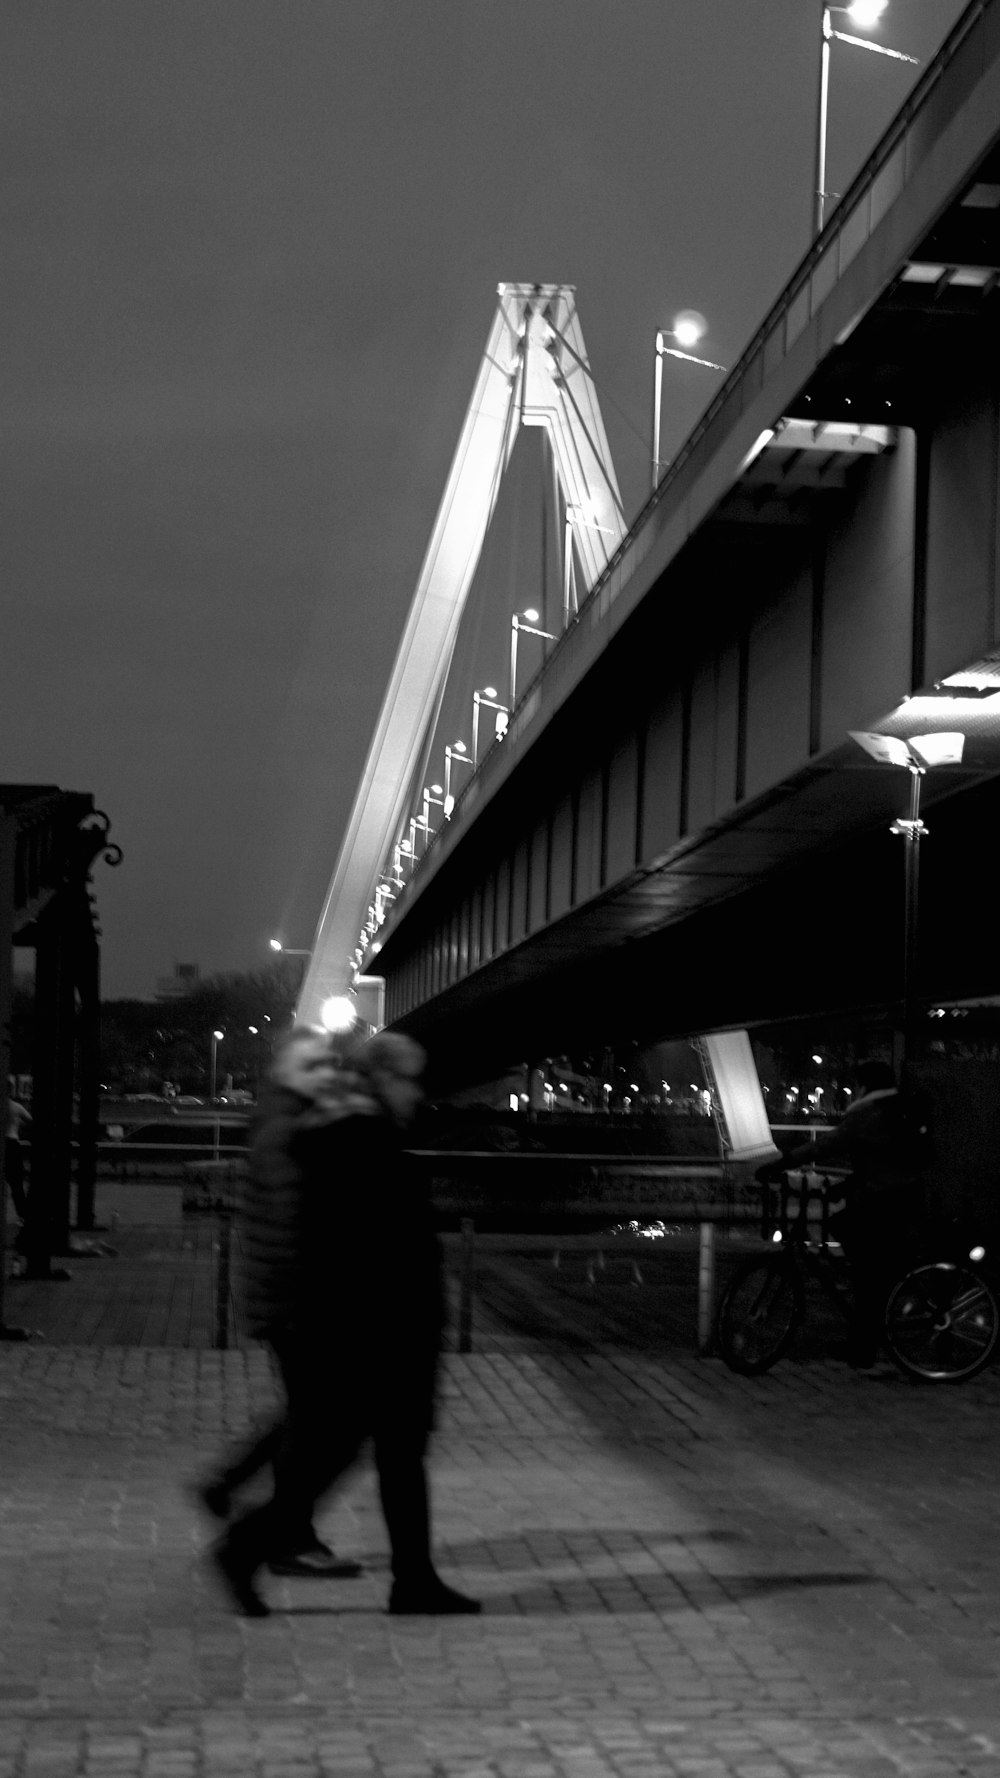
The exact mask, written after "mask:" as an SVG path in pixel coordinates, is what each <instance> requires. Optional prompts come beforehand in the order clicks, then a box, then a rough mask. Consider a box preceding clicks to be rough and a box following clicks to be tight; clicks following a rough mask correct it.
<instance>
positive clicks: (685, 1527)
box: [0, 1184, 1000, 1778]
mask: <svg viewBox="0 0 1000 1778" xmlns="http://www.w3.org/2000/svg"><path fill="white" fill-rule="evenodd" d="M100 1209H101V1211H102V1214H103V1216H104V1219H105V1220H107V1221H109V1222H110V1221H111V1220H112V1216H113V1215H114V1218H115V1221H116V1226H115V1228H114V1229H113V1230H112V1229H109V1230H108V1233H107V1234H106V1235H105V1236H102V1239H104V1240H106V1241H107V1242H109V1243H113V1244H117V1246H118V1249H119V1251H118V1256H117V1257H115V1258H112V1257H110V1256H104V1257H97V1258H89V1259H82V1258H81V1259H79V1260H76V1261H71V1262H70V1269H71V1270H72V1272H73V1278H72V1280H71V1281H70V1282H69V1283H65V1284H55V1283H53V1284H22V1283H13V1284H11V1286H10V1287H9V1291H8V1305H7V1319H8V1322H15V1321H16V1322H22V1323H25V1324H28V1325H31V1326H34V1327H38V1328H40V1329H42V1330H43V1331H44V1332H45V1334H46V1335H47V1337H46V1338H45V1339H44V1341H37V1342H34V1341H33V1342H29V1343H27V1344H23V1345H14V1344H7V1345H3V1346H0V1428H2V1445H0V1466H2V1467H0V1476H2V1481H0V1647H2V1660H0V1778H29V1775H30V1778H35V1775H36V1774H37V1775H39V1778H41V1775H42V1774H45V1775H46V1778H49V1775H51V1778H83V1775H84V1774H86V1775H87V1778H112V1775H113V1774H120V1775H121V1778H139V1775H140V1774H141V1775H143V1778H171V1775H176V1778H181V1775H184V1778H187V1775H191V1778H202V1775H203V1774H205V1775H207V1774H216V1773H219V1774H223V1773H225V1774H235V1775H240V1778H243V1775H246V1778H306V1775H308V1778H320V1774H337V1775H338V1778H453V1775H454V1778H459V1775H461V1778H486V1775H490V1778H605V1775H607V1774H615V1775H620V1778H631V1775H635V1778H638V1775H640V1774H649V1775H650V1778H656V1775H659V1774H669V1775H677V1778H680V1775H690V1778H791V1775H798V1778H891V1775H893V1774H906V1775H907V1778H916V1775H918V1774H919V1775H920V1778H932V1775H934V1778H952V1775H956V1774H964V1773H976V1774H991V1775H992V1774H1000V1685H998V1669H1000V1659H998V1650H1000V1642H998V1635H1000V1526H998V1514H997V1491H998V1483H997V1476H998V1458H1000V1429H998V1408H1000V1372H998V1371H997V1370H995V1369H994V1370H991V1371H990V1372H988V1373H986V1374H984V1375H983V1376H981V1377H979V1378H977V1379H975V1380H974V1381H973V1382H971V1383H969V1384H967V1385H965V1386H963V1387H961V1388H957V1389H932V1388H931V1389H929V1388H920V1387H918V1386H916V1385H911V1384H909V1383H907V1382H906V1381H905V1380H904V1379H903V1378H902V1377H901V1376H899V1375H898V1374H897V1373H895V1372H894V1371H893V1370H891V1368H889V1367H888V1366H880V1367H879V1368H878V1369H877V1370H876V1371H874V1372H872V1373H866V1374H856V1373H853V1372H851V1371H849V1370H847V1369H846V1368H845V1367H844V1366H842V1365H840V1364H837V1363H835V1362H833V1361H832V1360H830V1359H828V1358H826V1357H825V1356H823V1353H824V1350H825V1340H826V1334H827V1331H828V1330H826V1329H824V1328H822V1327H817V1328H816V1329H815V1330H814V1331H813V1333H812V1334H811V1335H810V1337H809V1338H808V1339H806V1340H803V1341H802V1342H801V1343H800V1346H799V1349H798V1351H797V1353H796V1355H795V1356H794V1357H793V1359H792V1360H791V1361H789V1362H786V1363H785V1364H784V1365H782V1366H781V1367H779V1368H778V1369H777V1370H775V1372H773V1373H772V1375H771V1376H769V1377H766V1378H763V1379H759V1380H757V1381H753V1382H749V1381H743V1380H741V1379H738V1378H736V1377H733V1376H731V1375H730V1374H729V1373H728V1372H727V1371H726V1370H725V1368H724V1367H723V1366H722V1365H721V1364H720V1363H719V1361H718V1360H716V1359H713V1358H702V1357H699V1356H698V1355H697V1354H696V1351H695V1313H696V1290H695V1280H696V1258H695V1255H694V1253H693V1252H692V1251H691V1250H690V1248H688V1249H686V1250H685V1249H684V1248H683V1244H682V1243H681V1242H675V1243H674V1244H673V1245H672V1247H671V1249H670V1250H669V1251H667V1250H666V1249H665V1248H663V1247H661V1248H659V1249H658V1251H657V1252H656V1253H655V1255H654V1254H653V1253H652V1251H651V1252H650V1254H649V1256H648V1257H647V1256H646V1255H643V1256H642V1258H641V1260H640V1266H639V1270H640V1274H641V1282H639V1281H638V1280H637V1279H636V1277H635V1274H634V1272H633V1270H632V1264H631V1261H632V1257H633V1256H632V1255H631V1254H625V1255H621V1254H620V1253H619V1252H618V1251H617V1250H616V1251H614V1252H612V1251H611V1249H610V1248H606V1249H605V1253H606V1263H605V1266H604V1268H603V1270H602V1269H601V1268H600V1266H599V1265H598V1264H597V1263H596V1261H595V1259H594V1254H593V1250H592V1247H590V1248H585V1249H582V1250H581V1249H579V1248H574V1247H573V1246H572V1245H571V1246H569V1247H563V1248H562V1249H561V1252H560V1264H559V1266H558V1267H556V1266H554V1265H553V1263H552V1259H553V1252H552V1246H551V1245H549V1246H548V1247H547V1248H546V1246H545V1245H544V1244H543V1245H541V1246H539V1245H536V1244H531V1245H529V1246H524V1244H522V1245H521V1249H520V1251H518V1250H517V1244H516V1243H514V1244H512V1245H510V1246H509V1247H508V1248H507V1249H506V1250H502V1249H500V1248H498V1247H497V1246H496V1245H493V1246H492V1247H490V1248H487V1247H485V1246H484V1247H483V1248H482V1249H481V1251H480V1254H479V1263H478V1267H477V1290H476V1298H475V1312H474V1320H473V1350H472V1352H471V1353H469V1354H461V1355H460V1354H458V1353H457V1352H453V1353H450V1354H449V1356H448V1359H447V1367H446V1375H445V1387H444V1397H443V1402H442V1414H441V1426H440V1430H439V1432H438V1434H437V1437H436V1440H435V1446H434V1455H433V1477H434V1492H435V1522H436V1529H437V1542H438V1550H439V1560H440V1566H441V1568H442V1570H443V1571H444V1572H445V1573H446V1575H447V1576H448V1577H449V1578H451V1579H453V1580H455V1581H456V1582H457V1584H459V1585H461V1586H463V1587H464V1588H466V1589H467V1590H469V1591H473V1592H476V1593H477V1594H478V1595H479V1596H480V1597H481V1598H482V1599H483V1601H484V1607H485V1609H484V1614H483V1616H482V1617H481V1618H479V1619H474V1620H453V1621H451V1622H449V1621H447V1620H445V1621H434V1620H420V1619H412V1620H407V1619H396V1618H393V1619H390V1618H388V1617H387V1616H386V1615H385V1612H384V1602H385V1596H386V1590H387V1581H386V1557H385V1545H384V1537H383V1532H382V1526H381V1521H380V1518H379V1514H378V1510H377V1502H376V1498H375V1493H374V1489H373V1486H372V1480H371V1476H370V1473H369V1472H368V1470H367V1468H361V1469H359V1471H358V1472H357V1474H356V1475H355V1476H354V1477H353V1478H352V1480H351V1482H350V1485H349V1487H348V1489H347V1490H346V1492H345V1493H344V1495H343V1496H341V1498H340V1499H339V1500H337V1501H336V1502H333V1503H331V1505H330V1507H329V1509H328V1511H327V1513H326V1516H325V1518H324V1521H323V1525H324V1529H325V1531H326V1532H327V1533H328V1535H330V1536H331V1537H332V1538H333V1539H334V1540H335V1542H336V1543H337V1545H338V1547H339V1548H341V1549H342V1550H343V1551H344V1552H345V1553H356V1554H358V1555H360V1557H361V1559H362V1561H363V1562H364V1564H365V1572H364V1575H363V1577H362V1578H361V1579H360V1580H354V1581H342V1582H319V1583H317V1582H315V1581H305V1580H275V1579H272V1580H271V1581H270V1582H269V1583H268V1584H269V1597H270V1600H271V1603H272V1605H274V1606H275V1607H276V1610H275V1612H274V1615H273V1616H272V1617H271V1618H270V1619H268V1620H267V1621H266V1622H264V1623H248V1622H246V1621H244V1620H239V1619H235V1618H233V1617H232V1616H231V1615H229V1613H228V1611H227V1609H226V1607H225V1604H224V1602H223V1601H222V1600H221V1599H220V1598H219V1596H218V1594H217V1592H216V1590H215V1587H214V1585H213V1584H212V1581H211V1578H210V1576H209V1575H208V1573H207V1572H206V1569H205V1566H204V1563H203V1560H202V1552H203V1550H204V1548H205V1545H206V1543H207V1542H208V1540H209V1537H210V1535H211V1530H210V1527H209V1526H208V1525H207V1524H206V1523H205V1522H204V1520H203V1519H202V1518H201V1517H200V1516H199V1514H198V1512H197V1511H196V1510H195V1508H194V1507H193V1506H192V1504H191V1502H190V1498H189V1496H188V1494H187V1492H186V1484H187V1482H188V1480H189V1478H190V1477H192V1476H193V1475H196V1474H198V1473H199V1472H200V1471H202V1470H203V1469H204V1467H205V1466H206V1464H208V1463H209V1462H210V1461H211V1459H212V1456H213V1454H214V1453H215V1452H216V1451H217V1450H218V1449H219V1448H220V1446H221V1445H223V1444H224V1443H225V1442H226V1440H227V1439H228V1438H230V1437H235V1436H237V1435H239V1434H240V1433H241V1432H242V1431H244V1430H245V1429H246V1427H247V1426H248V1424H249V1423H250V1421H251V1419H252V1417H253V1415H254V1414H259V1413H262V1412H264V1411H266V1408H267V1405H268V1403H269V1401H270V1399H271V1383H270V1376H269V1372H268V1368H267V1363H266V1359H265V1357H264V1354H263V1353H262V1352H261V1351H260V1349H259V1348H257V1347H256V1346H254V1345H252V1344H249V1343H246V1342H241V1343H237V1344H236V1345H235V1346H233V1347H231V1348H230V1349H229V1350H226V1351H220V1350H213V1349H212V1346H211V1340H212V1338H213V1334H214V1330H215V1329H216V1328H217V1325H218V1316H217V1312H216V1303H215V1301H214V1280H215V1277H216V1261H217V1253H216V1251H215V1248H214V1241H215V1231H214V1225H213V1223H212V1219H211V1218H207V1217H200V1218H194V1217H188V1218H183V1217H182V1216H181V1213H180V1194H179V1190H178V1189H176V1188H173V1187H151V1186H150V1187H146V1186H142V1185H139V1184H136V1185H132V1186H121V1187H116V1188H107V1187H106V1188H102V1197H101V1200H100ZM609 1254H610V1257H608V1255H609ZM366 1261H367V1263H370V1261H371V1256H364V1255H362V1256H359V1262H360V1263H366ZM726 1263H727V1259H726V1256H725V1255H723V1258H722V1261H721V1265H722V1269H723V1270H724V1269H725V1265H726ZM591 1278H592V1279H593V1281H591ZM233 1332H234V1337H235V1338H236V1340H237V1341H238V1342H239V1329H238V1326H237V1327H236V1328H235V1329H234V1330H233Z"/></svg>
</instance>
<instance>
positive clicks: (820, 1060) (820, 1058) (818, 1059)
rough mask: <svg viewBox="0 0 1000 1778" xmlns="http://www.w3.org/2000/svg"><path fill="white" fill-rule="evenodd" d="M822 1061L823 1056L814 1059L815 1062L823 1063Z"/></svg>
mask: <svg viewBox="0 0 1000 1778" xmlns="http://www.w3.org/2000/svg"><path fill="white" fill-rule="evenodd" d="M822 1060H823V1058H822V1056H814V1057H813V1061H814V1062H822Z"/></svg>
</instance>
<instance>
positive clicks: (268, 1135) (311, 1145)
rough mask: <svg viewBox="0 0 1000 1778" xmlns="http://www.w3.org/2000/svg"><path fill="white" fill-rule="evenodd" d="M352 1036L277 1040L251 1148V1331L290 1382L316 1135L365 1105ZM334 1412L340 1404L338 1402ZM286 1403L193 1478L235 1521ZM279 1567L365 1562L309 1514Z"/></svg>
mask: <svg viewBox="0 0 1000 1778" xmlns="http://www.w3.org/2000/svg"><path fill="white" fill-rule="evenodd" d="M350 1041H351V1040H350V1034H345V1035H344V1036H343V1037H342V1038H334V1037H331V1036H330V1034H329V1033H328V1032H326V1031H323V1030H320V1029H318V1028H315V1027H312V1026H298V1027H296V1028H295V1029H294V1030H293V1031H292V1032H291V1033H290V1034H289V1035H288V1036H287V1037H286V1038H285V1039H284V1040H283V1041H282V1042H281V1043H280V1044H279V1046H278V1049H277V1051H276V1054H275V1058H274V1064H273V1068H272V1072H271V1079H270V1083H269V1087H268V1091H267V1093H266V1094H265V1097H264V1099H263V1101H262V1103H261V1106H260V1110H259V1113H258V1117H257V1120H256V1123H255V1127H254V1131H253V1135H252V1139H251V1145H250V1181H249V1185H248V1189H247V1193H246V1199H245V1203H244V1207H243V1212H244V1213H243V1217H242V1219H241V1233H242V1248H243V1253H244V1256H245V1257H244V1291H243V1295H244V1300H245V1305H246V1309H247V1318H248V1322H249V1327H250V1331H251V1333H253V1334H254V1335H255V1336H256V1337H257V1338H258V1339H261V1340H263V1341H265V1342H266V1344H267V1345H268V1347H269V1349H270V1351H271V1353H272V1356H273V1358H274V1362H275V1368H276V1370H277V1372H278V1375H279V1376H280V1377H281V1378H282V1379H283V1381H284V1382H285V1383H286V1384H287V1377H286V1370H287V1365H288V1362H289V1359H288V1340H289V1330H290V1327H291V1324H292V1321H293V1319H294V1312H295V1301H296V1296H297V1293H298V1284H299V1278H298V1273H299V1264H300V1252H301V1246H302V1241H303V1238H304V1235H303V1219H304V1217H305V1214H306V1205H307V1201H308V1195H309V1193H310V1192H311V1191H312V1190H313V1189H314V1188H315V1187H317V1186H318V1185H322V1184H324V1183H325V1181H324V1180H322V1179H317V1178H316V1177H314V1169H315V1167H316V1165H317V1163H318V1162H321V1156H322V1144H317V1143H316V1141H315V1136H316V1132H317V1131H319V1130H322V1129H323V1128H324V1127H325V1126H326V1125H327V1124H328V1123H330V1122H335V1121H336V1120H337V1119H339V1118H341V1117H343V1116H345V1115H346V1114H347V1113H348V1112H349V1111H350V1110H351V1109H353V1108H354V1106H355V1103H356V1102H357V1103H360V1102H361V1101H360V1099H359V1098H358V1094H357V1091H356V1087H355V1077H354V1075H353V1073H352V1072H351V1070H350V1068H349V1067H348V1066H346V1059H347V1057H348V1055H349V1051H350ZM328 1411H333V1409H332V1406H331V1407H330V1408H329V1410H328ZM285 1418H286V1410H285V1409H283V1410H282V1411H281V1412H280V1413H279V1414H278V1415H277V1416H276V1417H272V1419H271V1420H270V1421H269V1422H268V1423H267V1424H266V1425H265V1426H264V1427H263V1428H261V1429H259V1430H258V1431H257V1433H256V1434H255V1435H254V1436H253V1437H252V1438H251V1439H250V1440H249V1442H246V1443H244V1444H243V1445H242V1446H240V1447H238V1448H236V1449H234V1450H232V1451H231V1452H230V1453H229V1454H228V1456H227V1458H226V1459H225V1461H224V1462H223V1464H222V1465H221V1466H220V1467H219V1468H218V1469H216V1470H215V1471H214V1472H213V1473H212V1474H211V1475H208V1476H205V1477H203V1478H202V1479H201V1480H200V1481H198V1482H196V1483H195V1485H194V1492H195V1494H196V1496H197V1498H198V1499H199V1500H200V1502H201V1504H202V1505H203V1506H205V1507H206V1508H207V1510H208V1511H209V1512H210V1513H211V1514H212V1515H213V1517H214V1518H217V1519H228V1518H229V1516H230V1514H231V1512H232V1511H233V1508H234V1496H235V1495H236V1494H237V1493H238V1492H239V1491H240V1490H241V1489H242V1488H243V1487H244V1486H245V1485H246V1483H247V1482H249V1481H251V1480H252V1479H253V1478H254V1477H255V1476H256V1475H258V1474H260V1473H261V1472H262V1471H265V1470H271V1469H273V1466H274V1464H275V1461H276V1459H277V1457H278V1453H279V1451H280V1450H281V1446H282V1441H283V1439H284V1437H285ZM269 1566H270V1568H271V1570H272V1572H273V1573H276V1574H300V1575H312V1576H319V1577H329V1576H338V1577H339V1578H341V1579H344V1578H349V1577H352V1576H354V1575H358V1574H360V1573H361V1572H362V1568H361V1564H360V1562H354V1561H345V1560H343V1559H341V1558H339V1557H337V1556H336V1555H335V1553H334V1551H333V1550H332V1549H331V1548H330V1546H329V1544H327V1543H325V1542H324V1541H323V1540H322V1538H320V1537H319V1536H318V1535H317V1532H316V1529H315V1526H314V1524H313V1521H312V1514H311V1511H303V1513H302V1514H301V1516H300V1517H299V1519H298V1520H290V1521H289V1522H288V1524H287V1525H286V1527H285V1535H284V1540H283V1542H282V1543H281V1544H280V1546H279V1545H275V1547H274V1549H273V1550H272V1551H271V1553H270V1558H269Z"/></svg>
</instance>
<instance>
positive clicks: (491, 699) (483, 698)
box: [472, 685, 510, 770]
mask: <svg viewBox="0 0 1000 1778" xmlns="http://www.w3.org/2000/svg"><path fill="white" fill-rule="evenodd" d="M484 707H485V709H487V710H495V711H496V713H497V720H496V728H495V730H494V739H495V740H497V741H502V740H503V738H504V735H505V734H506V733H507V723H508V720H509V718H510V711H509V710H508V708H507V705H506V704H498V703H497V688H496V686H495V685H485V686H484V687H483V689H482V691H474V692H473V694H472V767H473V770H475V768H476V766H477V765H478V764H479V712H480V709H482V708H484Z"/></svg>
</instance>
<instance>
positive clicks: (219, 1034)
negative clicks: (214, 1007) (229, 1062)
mask: <svg viewBox="0 0 1000 1778" xmlns="http://www.w3.org/2000/svg"><path fill="white" fill-rule="evenodd" d="M225 1035H226V1033H225V1032H224V1031H213V1032H212V1062H211V1069H210V1072H209V1091H208V1099H209V1104H210V1105H211V1107H212V1159H213V1161H217V1160H218V1158H219V1112H218V1107H217V1106H216V1103H215V1067H216V1060H217V1058H218V1053H219V1045H220V1043H221V1042H222V1039H223V1038H224V1037H225Z"/></svg>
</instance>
